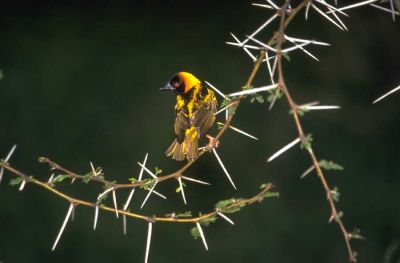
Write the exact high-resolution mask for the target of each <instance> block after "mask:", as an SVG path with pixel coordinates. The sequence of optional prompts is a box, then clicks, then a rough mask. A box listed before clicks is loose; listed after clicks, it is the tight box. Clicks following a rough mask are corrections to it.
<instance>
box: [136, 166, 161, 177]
mask: <svg viewBox="0 0 400 263" xmlns="http://www.w3.org/2000/svg"><path fill="white" fill-rule="evenodd" d="M138 164H139V165H140V167H142V168H143V169H144V170H145V171H146V172H147V173H148V174H149V175H150V176H151V177H153V178H155V179H157V176H156V175H155V174H154V173H153V172H152V171H150V170H149V169H147V167H146V166H144V165H143V164H141V163H139V162H138Z"/></svg>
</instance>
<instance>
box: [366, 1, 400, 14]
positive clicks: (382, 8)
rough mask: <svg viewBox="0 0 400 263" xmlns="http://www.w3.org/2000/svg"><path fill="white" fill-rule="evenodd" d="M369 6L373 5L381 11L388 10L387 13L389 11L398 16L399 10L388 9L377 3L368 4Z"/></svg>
mask: <svg viewBox="0 0 400 263" xmlns="http://www.w3.org/2000/svg"><path fill="white" fill-rule="evenodd" d="M370 6H372V7H375V8H376V9H379V10H382V11H385V12H388V13H391V14H392V15H393V14H394V15H396V16H399V15H400V13H399V12H396V11H392V10H390V9H387V8H384V7H382V6H379V5H375V4H370Z"/></svg>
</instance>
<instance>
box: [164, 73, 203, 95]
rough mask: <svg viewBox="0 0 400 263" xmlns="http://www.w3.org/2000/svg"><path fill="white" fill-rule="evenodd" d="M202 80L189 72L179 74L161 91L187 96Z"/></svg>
mask: <svg viewBox="0 0 400 263" xmlns="http://www.w3.org/2000/svg"><path fill="white" fill-rule="evenodd" d="M200 83H201V82H200V80H198V79H197V78H196V77H195V76H193V75H192V74H190V73H188V72H179V73H177V74H175V75H174V76H172V78H171V79H170V80H169V81H168V83H167V84H166V85H165V86H164V87H162V88H161V89H160V90H161V91H167V90H169V91H173V92H174V93H176V94H185V93H188V92H189V91H191V90H192V89H193V88H194V87H197V86H199V85H200Z"/></svg>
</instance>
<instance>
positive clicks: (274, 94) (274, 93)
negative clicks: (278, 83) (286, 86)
mask: <svg viewBox="0 0 400 263" xmlns="http://www.w3.org/2000/svg"><path fill="white" fill-rule="evenodd" d="M268 93H269V96H268V97H267V101H268V103H272V102H273V101H274V100H277V99H280V98H282V97H283V92H282V91H281V90H280V89H272V90H268Z"/></svg>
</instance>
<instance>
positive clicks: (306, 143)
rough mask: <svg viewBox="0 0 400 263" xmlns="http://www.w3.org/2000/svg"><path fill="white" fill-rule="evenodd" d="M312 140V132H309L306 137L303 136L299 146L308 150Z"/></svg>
mask: <svg viewBox="0 0 400 263" xmlns="http://www.w3.org/2000/svg"><path fill="white" fill-rule="evenodd" d="M312 141H313V137H312V134H311V133H310V134H307V135H306V137H304V139H303V141H302V143H301V145H300V148H301V149H307V150H309V149H310V148H311V143H312Z"/></svg>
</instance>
